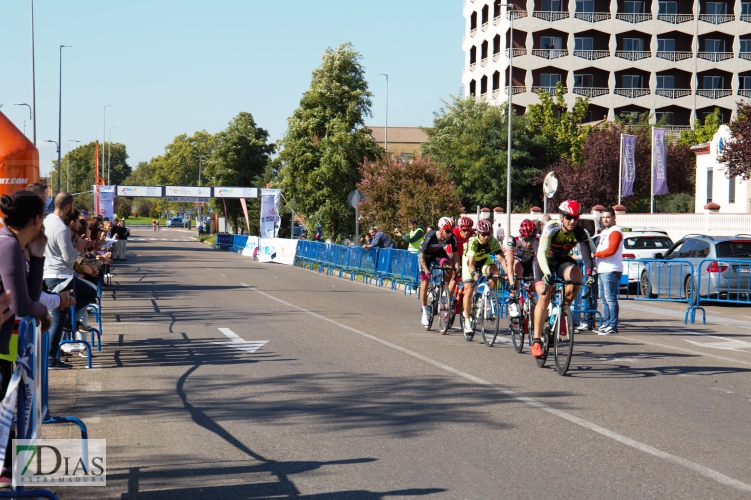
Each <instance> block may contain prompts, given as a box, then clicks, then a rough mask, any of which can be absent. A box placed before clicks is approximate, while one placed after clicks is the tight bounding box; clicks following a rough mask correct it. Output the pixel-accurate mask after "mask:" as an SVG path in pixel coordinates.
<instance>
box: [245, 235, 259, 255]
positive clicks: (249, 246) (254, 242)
mask: <svg viewBox="0 0 751 500" xmlns="http://www.w3.org/2000/svg"><path fill="white" fill-rule="evenodd" d="M258 240H259V238H258V236H248V241H247V243H245V248H243V255H244V256H246V257H253V252H255V251H256V248H258Z"/></svg>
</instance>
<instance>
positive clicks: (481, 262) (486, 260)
mask: <svg viewBox="0 0 751 500" xmlns="http://www.w3.org/2000/svg"><path fill="white" fill-rule="evenodd" d="M502 253H503V249H502V248H501V244H500V243H499V242H498V240H497V239H495V238H494V237H493V236H489V237H488V241H487V242H486V243H484V244H483V243H482V242H480V237H479V236H472V237H471V238H470V239H469V240H467V243H466V245H465V246H464V257H463V258H462V276H463V277H464V283H473V282H474V279H473V278H472V273H471V270H470V268H469V258H470V257H474V258H475V266H474V267H475V270H476V271H480V272H482V273H487V272H488V266H490V265H491V264H493V261H492V260H491V258H490V255H491V254H494V255H499V254H502Z"/></svg>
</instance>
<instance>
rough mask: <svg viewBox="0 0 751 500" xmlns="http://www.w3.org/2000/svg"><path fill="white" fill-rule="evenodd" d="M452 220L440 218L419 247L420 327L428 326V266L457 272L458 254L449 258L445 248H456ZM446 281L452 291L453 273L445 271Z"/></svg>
mask: <svg viewBox="0 0 751 500" xmlns="http://www.w3.org/2000/svg"><path fill="white" fill-rule="evenodd" d="M453 229H454V219H452V218H451V217H441V220H439V221H438V229H437V230H432V231H430V232H429V233H427V234H426V235H425V238H424V239H423V240H422V245H420V256H419V262H420V269H422V271H423V272H422V273H421V274H420V303H421V304H422V326H428V323H429V319H430V316H429V315H430V307H428V287H429V286H430V266H431V264H436V265H437V266H439V267H448V266H452V267H453V268H454V269H455V270H457V271H458V270H459V254H458V253H457V252H453V254H452V255H451V257H449V254H448V252H447V251H446V247H448V246H450V247H451V248H456V238H454V234H453V232H452V231H453ZM446 279H448V280H449V290H450V291H451V293H453V290H454V280H455V277H454V272H453V271H446Z"/></svg>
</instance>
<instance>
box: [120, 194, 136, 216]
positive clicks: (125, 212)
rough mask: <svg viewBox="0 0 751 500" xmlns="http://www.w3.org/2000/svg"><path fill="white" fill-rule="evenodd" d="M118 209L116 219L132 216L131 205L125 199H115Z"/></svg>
mask: <svg viewBox="0 0 751 500" xmlns="http://www.w3.org/2000/svg"><path fill="white" fill-rule="evenodd" d="M117 203H119V205H120V206H119V207H118V208H117V218H118V219H127V218H128V217H130V215H131V214H132V210H133V204H132V203H131V201H130V200H128V199H127V198H117Z"/></svg>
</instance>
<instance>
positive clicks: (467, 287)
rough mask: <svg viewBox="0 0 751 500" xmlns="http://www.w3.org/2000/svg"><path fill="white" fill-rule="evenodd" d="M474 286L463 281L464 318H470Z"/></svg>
mask: <svg viewBox="0 0 751 500" xmlns="http://www.w3.org/2000/svg"><path fill="white" fill-rule="evenodd" d="M474 287H475V284H474V283H467V282H465V283H464V317H465V318H471V317H472V295H473V294H474V292H473V291H472V290H473V289H474Z"/></svg>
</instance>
